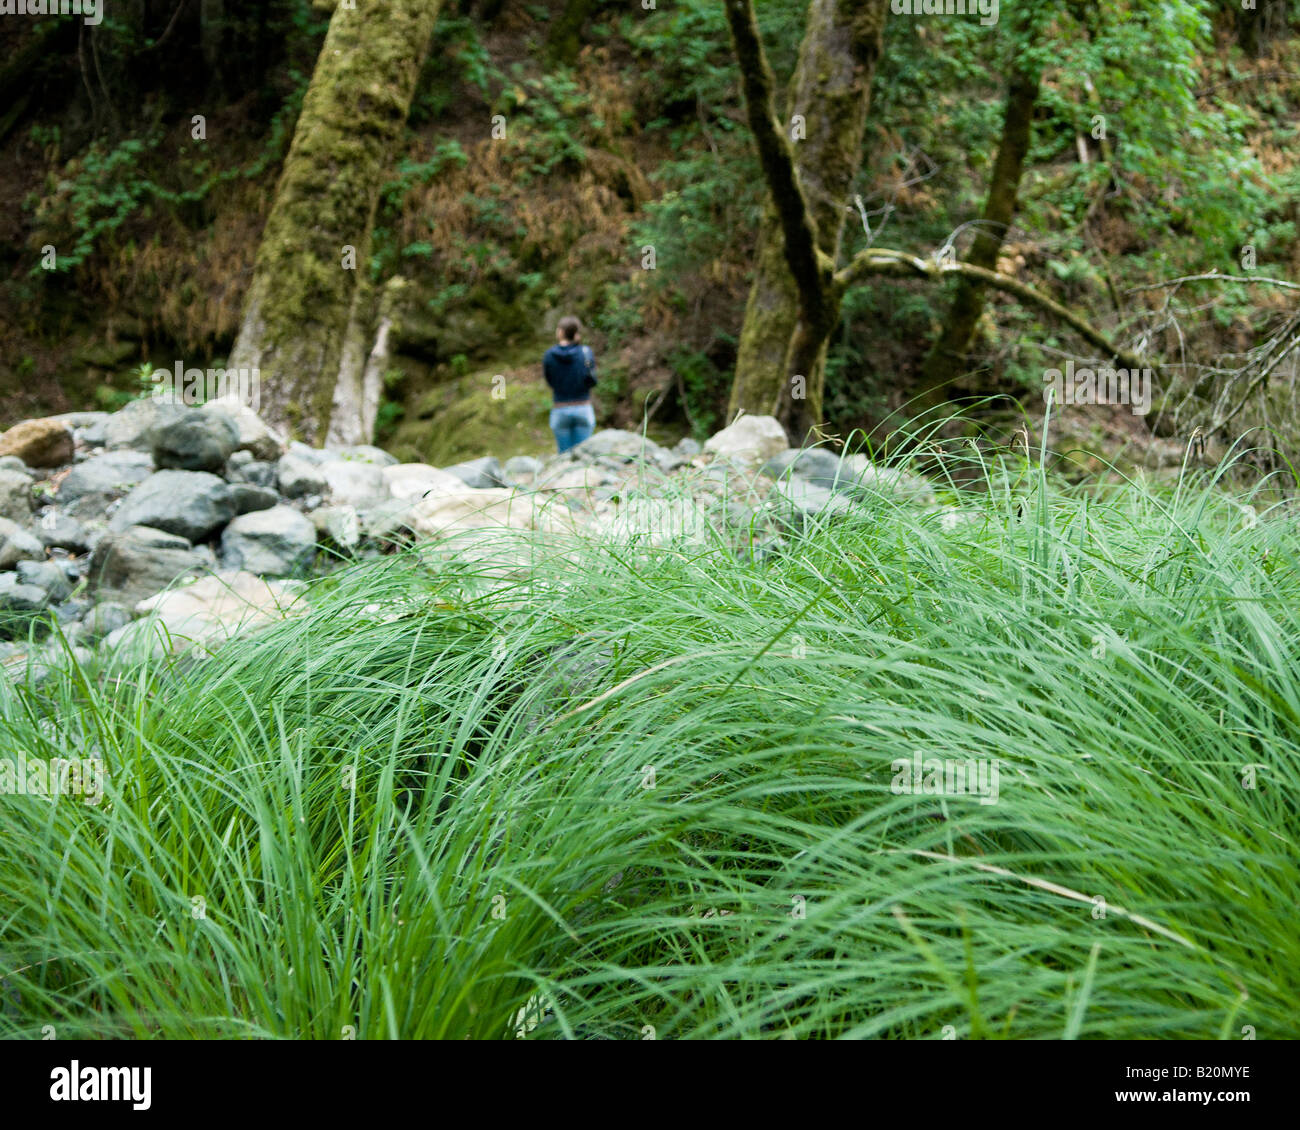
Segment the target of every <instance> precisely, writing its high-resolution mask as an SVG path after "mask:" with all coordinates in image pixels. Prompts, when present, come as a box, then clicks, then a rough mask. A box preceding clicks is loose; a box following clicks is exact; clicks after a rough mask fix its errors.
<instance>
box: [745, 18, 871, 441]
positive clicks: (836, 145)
mask: <svg viewBox="0 0 1300 1130" xmlns="http://www.w3.org/2000/svg"><path fill="white" fill-rule="evenodd" d="M747 7H748V6H747V5H744V4H732V3H730V2H729V3H728V18H729V19H730V21H731V23H732V31H733V38H735V36H736V27H737V24H738V23H739V25H740V26H741V27H742V35H743V36H744V37H745V38H748V37H749V34H750V33H749V32H748V31H747V30H745V25H747V24H752V23H753V19H752V10H750V11H749V12H748V15H747V14H746V12H745V11H744V9H745V8H747ZM886 12H887V4H886V3H885V0H866V2H863V0H812V3H811V5H810V6H809V10H808V17H807V28H806V31H805V33H804V38H803V42H802V44H801V46H800V49H799V62H798V65H797V67H796V68H795V73H794V78H793V79H792V81H791V84H790V95H789V99H788V114H787V122H786V123H785V125H784V127H778V129H779V130H780V132H781V133H782V136H786V135H787V133H788V131H792V128H793V127H792V123H793V121H794V117H795V115H799V116H800V117H801V119H802V128H803V130H804V131H805V134H804V136H802V137H801V139H800V140H798V141H796V142H793V157H794V165H795V170H796V173H797V177H798V179H799V182H800V183H801V185H802V186H803V192H804V195H805V203H806V207H807V210H808V215H809V218H810V221H811V224H812V228H813V231H814V232H815V233H816V235H815V240H816V245H817V247H818V249H819V250H820V251H821V252H822V253H823V254H824V255H826V256H827V257H828V258H829V259H830V261H831V263H832V265H833V264H834V263H835V261H836V260H837V259H838V257H839V254H840V247H841V244H842V241H843V234H844V224H845V218H846V216H847V214H848V212H847V204H848V201H849V197H850V192H851V190H852V185H853V180H854V177H856V176H857V173H858V169H859V167H860V165H861V161H862V144H863V136H864V134H865V132H866V123H867V113H868V110H869V108H870V102H871V82H872V78H873V76H874V74H875V69H876V65H877V62H878V61H879V58H880V54H881V45H882V36H883V30H884V22H885V16H886ZM752 34H753V35H754V36H755V37H756V36H757V31H756V29H755V30H754V32H753V33H752ZM755 41H756V39H755ZM737 43H738V44H739V40H737ZM750 55H751V57H750V59H749V64H748V67H749V69H751V70H752V68H753V66H754V65H755V62H756V60H755V58H753V57H752V52H750ZM745 69H746V63H745V60H744V59H742V71H743V70H745ZM767 85H768V87H769V88H770V87H771V85H772V83H771V80H770V76H769V77H768V80H767ZM785 229H786V223H785V220H784V218H783V217H782V215H781V212H780V211H779V209H778V208H777V207H776V206H775V204H769V206H768V207H767V208H765V209H764V215H763V220H762V225H761V227H760V230H759V243H758V254H757V264H756V268H757V269H756V274H755V278H754V283H753V286H752V287H751V289H750V293H749V301H748V303H747V305H746V308H745V321H744V325H743V327H742V329H741V334H740V344H739V349H738V353H737V357H736V374H735V380H734V382H733V384H732V389H731V398H730V403H729V406H728V415H729V416H732V417H734V416H735V415H736V413H737V412H739V411H741V410H744V411H747V412H760V413H764V414H772V413H775V414H777V415H778V416H779V417H780V418H781V419H782V421H783V423H785V425H786V427H787V428H789V429H791V431H792V432H793V431H795V430H800V432H801V434H802V431H803V430H806V427H807V425H808V424H809V423H810V422H815V421H816V420H817V419H818V418H819V417H820V414H821V404H822V386H823V382H824V375H825V348H824V343H823V344H822V347H821V348H813V347H811V346H810V345H809V344H808V341H807V338H808V332H807V330H806V329H805V331H804V332H803V334H802V337H803V338H804V339H805V340H804V343H803V344H801V345H799V346H796V344H795V338H796V336H797V334H798V331H799V321H800V314H799V311H800V298H799V296H800V291H799V288H798V286H797V284H796V282H795V279H794V277H793V275H792V274H791V269H790V265H789V262H788V260H787V257H786V254H785V241H786V234H785ZM836 316H838V309H837V310H836ZM810 328H811V327H810ZM831 328H832V329H833V322H832V326H831ZM828 333H829V331H828ZM791 366H793V367H791ZM796 375H801V376H802V377H803V378H804V381H805V388H804V390H803V391H804V393H805V396H804V398H803V399H797V398H796V397H795V396H794V395H793V393H794V392H795V391H796V390H795V389H794V388H793V382H792V380H791V379H790V378H792V377H794V376H796Z"/></svg>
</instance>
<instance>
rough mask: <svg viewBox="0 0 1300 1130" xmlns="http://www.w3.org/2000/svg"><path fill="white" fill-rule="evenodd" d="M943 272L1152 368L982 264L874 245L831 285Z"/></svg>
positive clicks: (1129, 362)
mask: <svg viewBox="0 0 1300 1130" xmlns="http://www.w3.org/2000/svg"><path fill="white" fill-rule="evenodd" d="M947 275H961V276H962V277H964V278H967V279H970V280H971V281H972V282H978V283H982V284H984V285H985V286H988V287H992V288H993V289H994V290H1000V291H1002V292H1003V293H1005V294H1010V295H1012V296H1014V297H1015V298H1018V299H1020V300H1021V301H1022V302H1025V303H1027V304H1029V305H1031V306H1036V307H1038V308H1039V309H1040V310H1044V311H1046V312H1047V313H1049V314H1051V315H1052V317H1054V318H1056V319H1058V320H1059V321H1062V322H1064V323H1065V324H1066V325H1067V326H1069V327H1070V328H1071V329H1073V330H1074V331H1075V332H1076V333H1078V334H1079V336H1080V337H1082V338H1083V339H1084V340H1085V341H1086V342H1088V344H1090V345H1093V346H1096V347H1097V348H1098V349H1100V350H1103V351H1104V352H1105V353H1106V354H1107V355H1108V356H1111V357H1115V358H1118V359H1119V360H1120V361H1122V362H1123V363H1124V366H1125V368H1129V369H1154V368H1155V366H1154V365H1153V364H1152V363H1151V362H1150V361H1147V360H1145V359H1144V358H1142V357H1140V356H1138V355H1137V354H1135V353H1132V352H1130V351H1129V350H1126V349H1121V348H1120V347H1119V346H1117V345H1115V344H1114V342H1112V341H1111V340H1110V339H1109V338H1108V337H1107V336H1106V335H1105V334H1104V333H1102V332H1101V330H1099V329H1097V328H1096V327H1095V326H1093V325H1092V324H1091V323H1090V322H1088V321H1086V320H1085V319H1083V318H1082V317H1080V316H1079V315H1078V314H1076V313H1075V312H1074V311H1073V310H1070V309H1069V308H1068V307H1066V306H1062V305H1061V304H1060V303H1059V302H1057V301H1056V300H1055V299H1053V298H1049V297H1048V296H1047V295H1045V294H1043V293H1042V291H1039V290H1035V289H1034V288H1033V287H1032V286H1030V285H1029V284H1028V283H1023V282H1021V281H1020V280H1019V279H1013V278H1012V277H1011V276H1010V275H1004V274H1000V273H999V272H997V271H990V270H988V269H987V268H984V267H977V266H975V265H974V264H972V263H963V262H961V261H959V260H954V259H944V260H942V261H940V260H936V259H933V258H921V257H920V256H917V255H909V254H907V253H906V252H903V251H894V250H892V249H889V248H885V247H877V248H873V249H871V250H869V251H863V252H862V253H861V254H859V255H858V256H856V257H855V258H854V259H853V261H852V262H851V263H849V264H848V266H846V267H845V268H843V270H840V271H838V272H836V275H835V285H836V286H837V287H839V288H840V293H841V294H842V293H844V291H847V290H848V289H849V288H850V287H853V286H856V285H858V284H859V283H860V282H861V281H862V280H863V279H865V278H867V277H869V276H884V277H889V278H924V279H931V280H936V281H937V280H939V279H942V278H944V277H945V276H947Z"/></svg>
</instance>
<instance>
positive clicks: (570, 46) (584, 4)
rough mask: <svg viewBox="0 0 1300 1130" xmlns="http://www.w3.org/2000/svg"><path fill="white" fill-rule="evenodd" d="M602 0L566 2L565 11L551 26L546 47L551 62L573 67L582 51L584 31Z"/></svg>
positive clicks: (573, 0)
mask: <svg viewBox="0 0 1300 1130" xmlns="http://www.w3.org/2000/svg"><path fill="white" fill-rule="evenodd" d="M600 4H601V0H565V5H564V11H563V12H561V13H560V16H559V18H558V19H557V20H556V21H555V22H554V23H553V24H552V25H551V31H550V34H549V35H548V36H547V42H546V47H547V51H548V53H549V54H550V56H551V61H552V62H555V63H561V64H563V65H564V66H571V65H572V64H573V61H574V60H575V59H577V57H578V52H579V51H581V50H582V41H583V34H582V33H583V31H584V30H585V28H586V26H587V24H588V22H589V21H590V19H591V17H592V15H593V13H594V12H595V11H596V9H597V8H598V7H599V6H600Z"/></svg>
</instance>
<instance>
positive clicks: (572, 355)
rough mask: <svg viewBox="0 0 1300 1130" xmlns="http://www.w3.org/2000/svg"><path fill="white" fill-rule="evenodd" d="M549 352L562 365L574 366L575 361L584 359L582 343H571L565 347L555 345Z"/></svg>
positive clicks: (567, 343)
mask: <svg viewBox="0 0 1300 1130" xmlns="http://www.w3.org/2000/svg"><path fill="white" fill-rule="evenodd" d="M548 352H549V353H550V355H551V356H552V357H553V358H554V359H555V360H556V361H558V362H559V363H560V364H561V365H572V364H573V363H574V361H577V360H578V359H580V358H581V357H582V343H581V342H578V341H569V342H565V343H564V344H563V345H553V346H551V348H550V350H549V351H548ZM533 356H536V354H533Z"/></svg>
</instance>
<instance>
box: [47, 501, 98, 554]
mask: <svg viewBox="0 0 1300 1130" xmlns="http://www.w3.org/2000/svg"><path fill="white" fill-rule="evenodd" d="M36 532H37V534H38V535H39V537H40V539H41V541H42V542H44V543H45V546H46V548H47V549H66V550H67V551H68V552H69V553H76V554H82V553H89V552H90V551H91V550H92V549H93V548H94V545H95V540H96V537H97V535H95V534H92V533H91V532H90V531H89V530H87V529H86V527H85V526H83V525H82V524H81V523H80V522H78V521H77V520H76V519H75V518H73V517H70V516H69V515H67V514H60V513H58V512H57V511H54V510H49V511H47V512H46V513H45V515H44V516H43V517H42V518H41V520H40V521H39V522H38V523H37V524H36Z"/></svg>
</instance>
